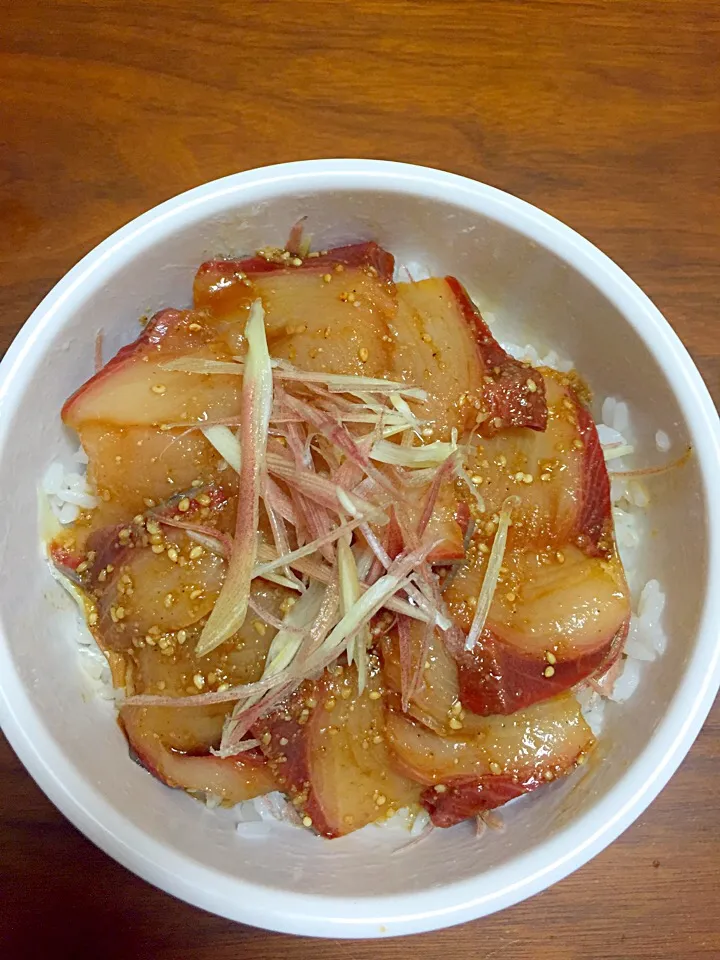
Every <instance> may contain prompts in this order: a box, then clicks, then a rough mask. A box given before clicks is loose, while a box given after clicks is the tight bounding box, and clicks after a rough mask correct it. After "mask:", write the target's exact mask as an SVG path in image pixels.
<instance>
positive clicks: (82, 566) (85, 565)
mask: <svg viewBox="0 0 720 960" xmlns="http://www.w3.org/2000/svg"><path fill="white" fill-rule="evenodd" d="M87 568H88V562H87V560H83V561H82V563H79V564H78V565H77V572H78V573H85V571H86V570H87Z"/></svg>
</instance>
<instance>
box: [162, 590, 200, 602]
mask: <svg viewBox="0 0 720 960" xmlns="http://www.w3.org/2000/svg"><path fill="white" fill-rule="evenodd" d="M168 596H169V594H168ZM201 596H202V590H201V589H200V588H199V587H195V589H194V590H191V591H190V599H191V600H197V598H198V597H201Z"/></svg>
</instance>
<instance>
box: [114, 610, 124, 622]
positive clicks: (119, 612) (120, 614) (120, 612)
mask: <svg viewBox="0 0 720 960" xmlns="http://www.w3.org/2000/svg"><path fill="white" fill-rule="evenodd" d="M115 616H116V617H117V618H118V620H124V619H125V607H116V608H115Z"/></svg>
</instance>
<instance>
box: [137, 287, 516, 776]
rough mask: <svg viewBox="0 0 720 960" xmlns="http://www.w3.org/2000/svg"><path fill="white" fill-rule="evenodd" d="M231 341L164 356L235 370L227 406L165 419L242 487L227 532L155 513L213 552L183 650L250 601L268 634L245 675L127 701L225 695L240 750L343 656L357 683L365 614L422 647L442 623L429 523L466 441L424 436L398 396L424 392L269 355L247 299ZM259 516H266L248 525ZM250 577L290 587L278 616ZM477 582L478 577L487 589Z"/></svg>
mask: <svg viewBox="0 0 720 960" xmlns="http://www.w3.org/2000/svg"><path fill="white" fill-rule="evenodd" d="M245 337H246V340H247V344H248V352H247V354H246V356H245V357H243V358H234V359H233V360H232V361H231V362H221V361H213V360H206V359H200V358H193V357H186V358H182V357H181V358H178V359H176V360H172V361H170V362H168V363H165V364H163V365H162V366H163V368H164V369H168V370H175V371H182V372H186V373H197V374H218V375H227V374H231V375H242V377H243V384H242V406H241V410H240V412H239V414H238V415H237V416H236V417H228V418H227V419H224V420H218V421H215V422H212V421H211V420H205V421H202V420H201V421H198V422H197V423H195V424H188V423H182V424H176V425H175V426H176V427H177V428H178V429H179V428H181V427H182V428H183V429H184V430H185V431H188V430H197V431H201V432H202V434H203V435H204V437H205V438H206V440H207V441H208V442H209V443H210V444H211V445H212V446H213V447H214V448H215V450H216V451H217V452H218V454H219V455H220V457H222V460H223V461H224V463H226V464H227V466H228V467H229V468H230V469H231V470H233V471H234V472H235V473H237V474H238V480H239V489H240V491H241V495H240V496H239V498H238V512H237V519H236V528H235V534H234V537H232V538H231V537H230V536H228V534H227V533H224V532H222V531H220V530H216V529H215V528H214V527H213V526H212V525H211V524H212V520H210V521H208V525H206V526H203V525H201V524H192V523H189V522H187V521H184V520H181V519H175V518H172V519H168V520H167V522H168V523H169V524H170V525H176V526H181V527H183V528H184V529H186V531H187V534H188V536H190V537H192V538H193V539H195V540H197V541H198V542H200V543H201V544H203V545H204V546H206V547H207V548H208V549H209V550H211V551H213V552H215V553H217V554H218V555H221V556H223V557H224V558H225V560H226V561H227V573H226V577H225V580H224V582H223V586H222V589H221V591H220V595H219V597H218V599H217V601H216V603H215V606H214V608H213V610H212V611H211V614H210V616H209V618H208V620H207V622H206V624H205V627H204V629H203V632H202V634H201V636H200V640H199V642H198V645H197V648H196V651H197V653H198V654H200V655H204V654H206V653H209V652H210V651H211V650H213V649H214V648H215V647H216V646H218V645H219V644H221V643H223V642H224V641H225V640H228V639H229V638H230V637H231V636H233V634H235V633H236V632H237V630H238V629H239V628H240V627H241V626H242V623H243V621H244V620H245V617H246V614H247V611H248V609H252V610H253V611H254V612H255V614H256V615H257V616H259V617H260V618H261V619H264V621H265V622H266V623H268V624H270V626H271V627H272V628H273V629H275V630H276V631H277V633H276V634H275V637H274V639H273V640H272V643H271V645H270V648H269V650H268V653H267V656H266V659H265V665H264V669H263V673H262V676H261V678H260V680H259V681H257V682H255V683H250V684H239V685H236V686H232V687H228V688H226V689H225V690H223V691H215V692H211V691H208V692H205V693H197V694H193V695H191V696H183V697H157V696H147V695H142V696H138V697H132V698H130V699H129V701H128V702H129V703H130V704H133V703H134V704H137V705H141V704H144V705H147V704H151V703H153V704H157V705H160V704H163V703H172V705H173V706H175V707H180V706H201V705H204V704H207V705H210V704H217V703H232V704H234V706H233V710H232V712H231V714H230V716H229V717H228V718H227V720H226V723H225V726H224V729H223V735H222V739H221V743H220V748H219V750H218V751H217V753H218V755H220V756H223V757H227V756H233V755H235V754H237V753H240V752H242V751H244V750H247V749H248V743H249V742H250V741H248V740H247V739H246V737H247V736H248V733H249V731H250V730H251V728H252V725H253V724H254V723H256V722H257V720H258V719H259V718H260V717H262V716H264V715H265V714H267V713H268V712H270V711H271V710H273V709H275V708H276V707H277V706H278V704H280V703H281V702H282V701H283V700H284V699H285V698H286V697H287V696H288V695H289V693H291V692H292V691H293V690H294V689H295V688H296V687H297V686H298V685H299V684H300V683H302V682H303V681H304V680H307V679H313V678H315V677H317V676H319V674H320V673H321V672H322V671H323V670H324V669H325V668H326V667H328V666H329V665H330V664H332V663H334V662H335V661H336V660H337V658H338V657H339V656H341V655H346V656H347V660H348V663H349V664H355V666H356V669H357V678H358V690H359V693H362V692H363V690H364V688H365V686H366V682H367V671H368V668H369V661H368V653H367V651H368V648H369V646H370V638H371V626H373V634H374V633H375V626H374V625H373V618H374V617H375V616H376V614H378V613H379V612H380V611H381V610H384V611H385V613H386V614H387V616H386V617H385V618H384V619H383V621H382V622H378V624H379V625H378V626H377V629H378V630H383V629H387V628H388V627H387V626H386V625H387V624H390V625H392V624H394V623H395V622H396V619H397V617H400V627H399V629H401V630H402V633H403V635H406V634H407V633H408V629H409V627H410V624H411V623H413V622H414V623H415V624H417V625H418V629H419V630H420V633H419V636H420V637H421V638H422V644H421V645H422V647H423V650H424V649H426V648H427V645H428V642H429V639H430V637H431V636H432V633H433V631H434V630H436V629H439V630H440V631H443V632H445V633H446V634H447V631H450V630H452V629H454V628H453V625H452V620H451V619H450V617H449V615H448V612H447V608H446V606H445V603H444V600H443V597H442V593H441V591H440V589H439V587H438V583H437V578H436V577H435V575H434V574H432V572H431V569H430V565H429V562H428V557H430V555H431V554H432V552H433V551H434V550H436V549H437V548H438V547H439V545H440V543H441V542H442V541H440V540H437V541H435V542H434V543H430V542H429V540H430V537H429V536H427V534H428V533H429V530H430V527H429V520H430V518H431V516H432V514H433V511H434V509H435V503H436V500H437V497H438V494H439V491H440V489H441V486H442V485H443V484H445V483H453V482H454V480H453V477H454V476H455V475H457V473H461V475H462V472H463V471H462V466H461V458H462V455H463V453H464V452H465V447H461V446H459V445H458V437H457V431H456V430H453V431H452V434H451V439H450V441H449V442H442V441H435V442H432V443H427V442H423V439H422V429H423V427H424V421H423V420H422V419H420V416H419V415H416V413H415V411H414V410H412V409H411V408H410V406H409V404H408V402H407V399H411V400H423V399H424V398H425V393H424V391H422V390H419V389H418V388H416V387H414V386H412V385H407V384H401V383H396V382H393V381H386V380H376V379H373V378H369V377H358V376H336V375H332V374H324V373H321V372H308V371H302V370H298V369H296V368H295V367H293V366H292V365H291V364H289V363H287V362H285V361H283V360H273V359H271V358H270V356H269V353H268V348H267V341H266V336H265V326H264V314H263V309H262V306H261V304H260V301H256V303H254V304H253V306H252V308H251V311H250V317H249V319H248V322H247V325H246V330H245ZM421 413H422V409H421V408H420V410H419V414H420V415H421ZM363 425H367V429H364V428H363ZM349 427H352V430H350V429H349ZM395 435H398V436H397V437H396V439H395V440H393V441H391V440H390V438H391V437H393V436H395ZM400 435H401V436H402V439H401V437H400ZM465 476H467V475H465ZM474 493H475V492H474ZM475 499H476V500H477V499H478V497H477V495H476V496H475ZM410 502H415V503H417V504H418V506H419V508H420V514H419V515H418V516H417V518H416V520H414V521H413V522H412V523H411V524H410V525H409V526H407V525H406V526H404V527H398V526H397V523H396V524H395V526H396V527H397V530H396V532H395V533H392V532H391V531H392V530H394V529H395V528H394V527H392V526H389V524H390V518H391V516H394V517H397V511H398V510H399V511H400V512H401V513H402V512H403V511H404V510H405V506H406V505H407V504H408V503H410ZM261 511H264V514H265V516H266V518H267V521H268V523H267V524H266V525H261V524H260V523H259V520H260V518H261V516H262V515H263V514H261ZM160 522H164V521H163V519H162V518H160ZM507 522H509V514H508V518H507ZM505 523H506V519H505V515H504V514H503V516H501V522H500V526H499V528H498V535H497V537H496V544H495V547H494V548H493V550H494V553H493V555H492V556H491V564H490V569H492V568H493V567H494V566H495V565H497V566H498V567H499V565H500V563H501V561H502V550H501V549H500V548H501V546H502V544H503V543H504V536H505V533H506V527H505V526H504V524H505ZM268 530H269V535H270V536H271V539H270V540H269V542H268V532H267V531H268ZM261 531H262V532H261ZM398 536H399V538H400V545H399V546H398V545H397V542H395V546H394V547H393V549H392V552H391V553H390V554H389V553H388V551H387V549H386V547H385V544H386V543H388V544H389V543H390V542H391V541H392V538H393V537H394V538H395V541H397V537H398ZM388 538H389V539H388ZM393 542H394V541H393ZM365 545H367V547H369V549H367V548H366V546H365ZM498 551H499V554H498V556H499V559H498V560H497V564H495V561H494V560H493V557H494V556H495V553H497V552H498ZM256 578H262V579H265V580H269V581H272V582H274V583H276V584H279V585H282V586H283V587H287V588H288V589H290V590H293V591H295V594H294V601H293V603H292V604H291V605H290V606H289V608H288V610H287V611H286V612H285V615H284V618H283V619H282V620H280V619H279V618H278V617H277V616H275V614H274V613H273V612H272V611H271V610H270V609H267V610H264V608H263V604H262V601H261V599H260V598H258V599H255V598H254V596H253V594H252V593H251V586H252V581H253V580H254V579H256ZM494 578H495V580H496V579H497V573H495V574H494ZM491 580H492V578H487V577H486V584H485V585H484V587H483V589H484V590H485V592H489V584H490V582H491ZM490 598H491V594H490ZM488 606H489V601H488ZM483 622H484V618H483ZM481 626H482V625H480V628H481ZM477 632H478V633H479V629H478V630H477ZM447 635H448V636H449V634H447ZM422 662H424V659H423V660H422ZM419 665H420V666H421V661H419ZM405 673H408V671H407V669H406V670H405ZM415 673H417V675H415ZM420 676H421V673H420V672H414V673H413V676H409V675H408V676H407V677H406V678H405V684H404V690H403V701H404V702H405V704H407V701H408V698H409V697H410V696H412V692H413V690H414V688H415V686H416V685H417V682H418V681H419V679H420Z"/></svg>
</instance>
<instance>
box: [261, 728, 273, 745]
mask: <svg viewBox="0 0 720 960" xmlns="http://www.w3.org/2000/svg"><path fill="white" fill-rule="evenodd" d="M260 740H261V742H262V743H264V744H265V746H267V745H268V744H269V743H270V741H271V740H272V734H271V733H270V731H269V730H266V731H265V733H264V734H263V735H262V737H260Z"/></svg>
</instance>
